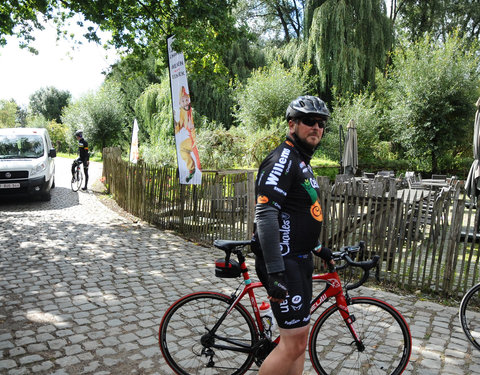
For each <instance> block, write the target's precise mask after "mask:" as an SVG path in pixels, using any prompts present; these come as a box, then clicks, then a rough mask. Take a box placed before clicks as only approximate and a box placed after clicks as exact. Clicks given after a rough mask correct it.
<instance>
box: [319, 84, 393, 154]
mask: <svg viewBox="0 0 480 375" xmlns="http://www.w3.org/2000/svg"><path fill="white" fill-rule="evenodd" d="M352 119H353V121H354V122H355V126H356V128H357V139H358V141H357V144H358V161H359V163H361V162H364V163H365V162H369V161H370V160H372V159H377V158H379V157H381V156H382V155H381V153H380V152H379V151H381V150H378V149H377V145H378V143H379V133H380V129H381V128H382V114H381V110H380V108H379V105H378V103H377V101H376V100H375V97H374V96H373V94H369V93H360V94H354V95H350V96H349V97H343V98H342V97H337V98H336V100H335V101H334V103H333V109H332V116H331V117H330V120H329V121H328V128H327V133H326V134H325V136H324V139H323V140H322V143H321V144H320V150H319V153H320V154H321V155H325V156H327V157H328V158H330V159H332V160H337V161H340V158H341V155H342V154H343V149H340V133H339V129H340V126H341V127H342V129H343V134H344V135H346V132H347V125H348V123H349V121H350V120H352ZM342 146H343V140H342ZM383 156H385V155H383Z"/></svg>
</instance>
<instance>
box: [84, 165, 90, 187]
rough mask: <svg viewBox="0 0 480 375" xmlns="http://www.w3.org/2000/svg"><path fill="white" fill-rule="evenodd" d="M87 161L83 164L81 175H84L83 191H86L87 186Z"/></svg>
mask: <svg viewBox="0 0 480 375" xmlns="http://www.w3.org/2000/svg"><path fill="white" fill-rule="evenodd" d="M88 163H89V162H88V161H86V162H85V163H84V164H83V174H84V175H85V186H84V187H83V190H87V184H88Z"/></svg>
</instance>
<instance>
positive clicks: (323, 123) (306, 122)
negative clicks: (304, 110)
mask: <svg viewBox="0 0 480 375" xmlns="http://www.w3.org/2000/svg"><path fill="white" fill-rule="evenodd" d="M300 121H301V122H302V123H303V124H304V125H307V126H310V127H313V126H315V124H318V127H319V128H320V129H324V128H325V126H326V124H327V120H323V119H316V118H313V117H304V118H301V119H300Z"/></svg>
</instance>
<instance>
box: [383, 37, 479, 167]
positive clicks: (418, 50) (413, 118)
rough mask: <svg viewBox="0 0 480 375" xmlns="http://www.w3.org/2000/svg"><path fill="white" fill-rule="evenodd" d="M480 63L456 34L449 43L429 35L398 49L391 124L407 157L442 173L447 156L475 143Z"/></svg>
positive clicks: (391, 91) (392, 82) (391, 87)
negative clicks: (442, 164) (472, 142)
mask: <svg viewBox="0 0 480 375" xmlns="http://www.w3.org/2000/svg"><path fill="white" fill-rule="evenodd" d="M405 47H406V48H405ZM479 64H480V60H479V57H478V54H477V53H476V51H475V49H473V48H469V47H468V46H467V43H466V41H465V39H461V38H459V37H458V36H457V35H455V34H453V35H450V36H449V37H448V39H447V40H446V41H445V42H444V43H442V42H438V41H434V40H432V39H431V38H430V37H429V36H426V37H425V38H423V39H422V40H420V41H419V42H416V43H414V44H407V45H406V46H403V48H401V49H400V48H398V49H397V50H396V51H395V54H394V56H393V69H392V73H391V79H390V80H389V81H388V87H389V89H388V90H387V92H388V94H389V100H390V105H391V110H390V112H389V117H390V124H391V127H392V129H393V131H394V136H395V139H396V140H397V141H398V142H399V143H400V145H401V146H402V147H403V149H404V151H405V155H406V156H407V157H408V158H414V159H416V160H417V162H418V164H419V165H420V166H421V168H424V169H425V170H427V171H433V172H436V171H438V170H439V168H441V159H442V158H443V157H446V156H447V155H454V154H455V153H457V151H458V150H459V149H465V143H468V144H471V139H472V137H471V134H472V133H471V131H472V124H473V116H474V113H475V106H474V104H475V102H476V99H477V98H478V95H479V83H480V71H479V66H480V65H479ZM468 134H470V136H469V135H468Z"/></svg>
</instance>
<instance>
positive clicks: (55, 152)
mask: <svg viewBox="0 0 480 375" xmlns="http://www.w3.org/2000/svg"><path fill="white" fill-rule="evenodd" d="M48 156H50V157H51V158H54V157H55V156H57V150H55V149H54V148H51V149H50V151H49V152H48Z"/></svg>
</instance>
